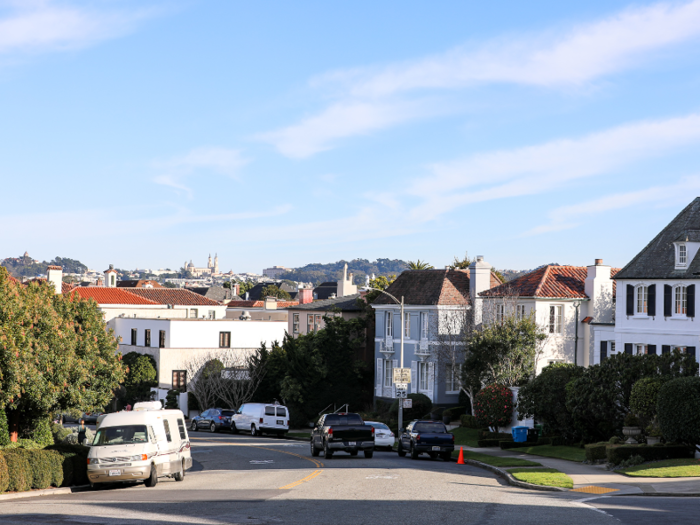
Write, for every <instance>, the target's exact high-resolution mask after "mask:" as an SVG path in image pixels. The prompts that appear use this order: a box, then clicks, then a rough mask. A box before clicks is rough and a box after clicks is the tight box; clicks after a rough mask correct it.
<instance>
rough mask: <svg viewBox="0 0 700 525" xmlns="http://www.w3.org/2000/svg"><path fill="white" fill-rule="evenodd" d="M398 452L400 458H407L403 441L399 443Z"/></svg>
mask: <svg viewBox="0 0 700 525" xmlns="http://www.w3.org/2000/svg"><path fill="white" fill-rule="evenodd" d="M397 451H398V453H399V457H400V458H405V457H406V451H405V450H404V449H403V445H401V441H399V447H398V449H397Z"/></svg>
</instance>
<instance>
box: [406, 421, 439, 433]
mask: <svg viewBox="0 0 700 525" xmlns="http://www.w3.org/2000/svg"><path fill="white" fill-rule="evenodd" d="M413 431H414V432H427V433H433V434H446V433H447V429H446V428H445V425H443V424H442V423H416V425H415V426H414V427H413Z"/></svg>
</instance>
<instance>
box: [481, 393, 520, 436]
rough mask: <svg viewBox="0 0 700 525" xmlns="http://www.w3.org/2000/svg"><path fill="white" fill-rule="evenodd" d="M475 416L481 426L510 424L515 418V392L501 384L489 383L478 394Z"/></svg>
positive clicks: (496, 428) (496, 427) (495, 427)
mask: <svg viewBox="0 0 700 525" xmlns="http://www.w3.org/2000/svg"><path fill="white" fill-rule="evenodd" d="M474 416H476V420H477V421H478V422H479V424H480V425H481V426H488V427H493V428H494V430H495V431H496V432H498V427H505V426H508V425H509V424H510V422H511V419H512V418H513V392H511V390H510V388H507V387H505V386H501V385H489V386H487V387H485V388H483V389H481V391H480V392H479V393H478V394H477V395H476V399H475V400H474Z"/></svg>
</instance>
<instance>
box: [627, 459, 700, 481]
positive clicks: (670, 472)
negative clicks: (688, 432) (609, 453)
mask: <svg viewBox="0 0 700 525" xmlns="http://www.w3.org/2000/svg"><path fill="white" fill-rule="evenodd" d="M616 472H619V473H620V474H624V475H625V476H631V477H641V478H695V477H700V460H698V459H665V460H663V461H654V462H652V463H645V464H643V465H636V466H634V467H628V468H623V469H620V470H617V471H616Z"/></svg>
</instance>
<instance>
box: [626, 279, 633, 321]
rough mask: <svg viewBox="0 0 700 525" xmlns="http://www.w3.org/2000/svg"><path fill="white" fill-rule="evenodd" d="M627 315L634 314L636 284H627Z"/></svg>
mask: <svg viewBox="0 0 700 525" xmlns="http://www.w3.org/2000/svg"><path fill="white" fill-rule="evenodd" d="M627 315H634V286H632V285H631V284H628V285H627Z"/></svg>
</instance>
